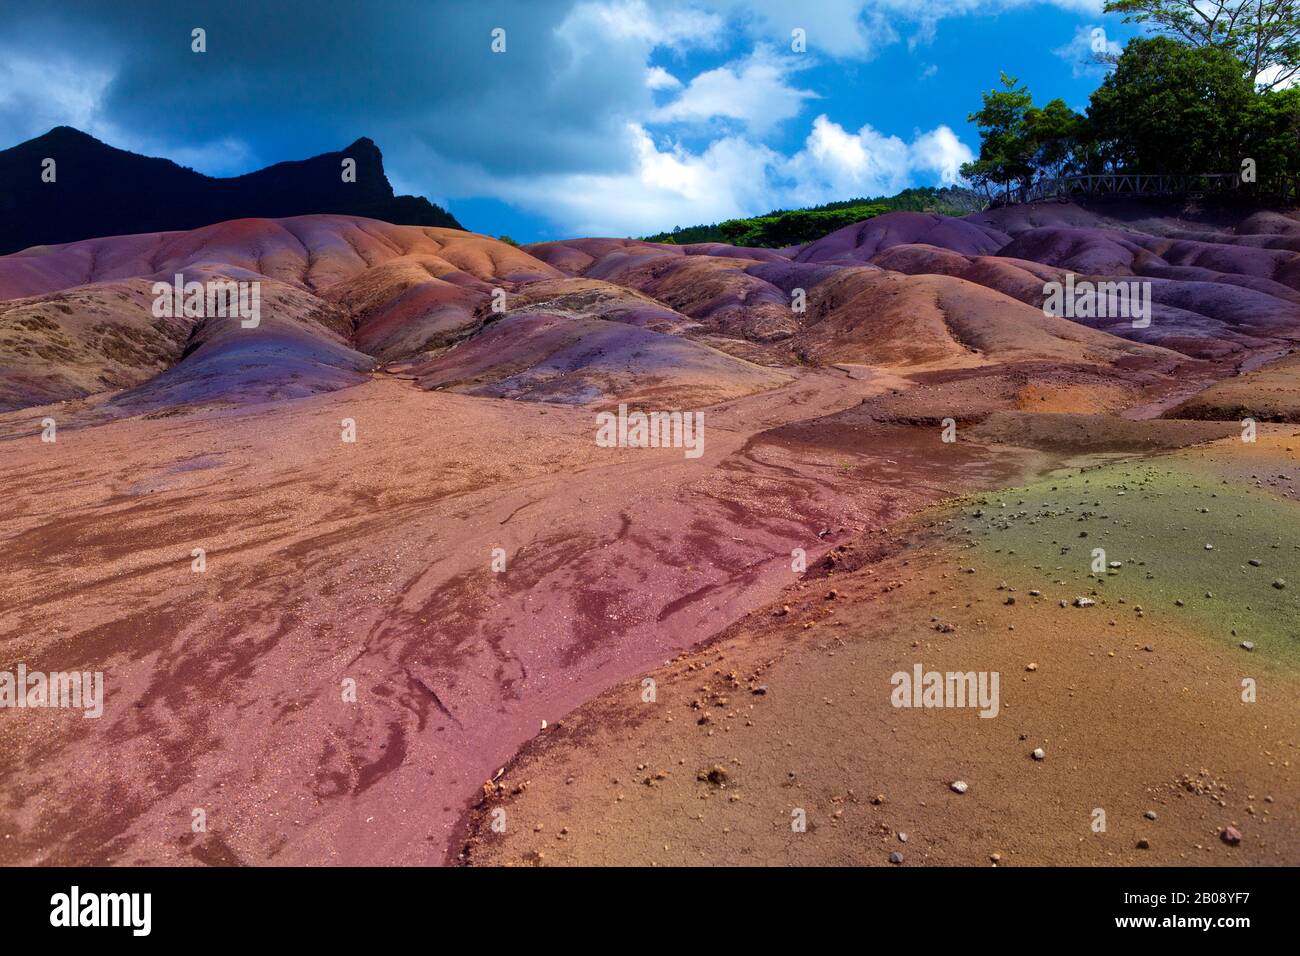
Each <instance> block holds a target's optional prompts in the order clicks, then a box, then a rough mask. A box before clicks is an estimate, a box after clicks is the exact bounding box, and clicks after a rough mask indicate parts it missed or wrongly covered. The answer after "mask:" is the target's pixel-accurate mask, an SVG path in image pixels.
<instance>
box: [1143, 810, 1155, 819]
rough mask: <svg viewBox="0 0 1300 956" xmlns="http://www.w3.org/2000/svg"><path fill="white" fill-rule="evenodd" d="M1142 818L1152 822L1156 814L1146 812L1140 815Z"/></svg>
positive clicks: (1152, 811) (1150, 811) (1151, 811)
mask: <svg viewBox="0 0 1300 956" xmlns="http://www.w3.org/2000/svg"><path fill="white" fill-rule="evenodd" d="M1142 816H1144V817H1146V818H1147V819H1148V820H1154V819H1155V818H1156V812H1155V811H1154V810H1148V811H1147V812H1146V813H1144V814H1142Z"/></svg>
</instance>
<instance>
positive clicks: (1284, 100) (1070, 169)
mask: <svg viewBox="0 0 1300 956" xmlns="http://www.w3.org/2000/svg"><path fill="white" fill-rule="evenodd" d="M1111 6H1112V7H1113V8H1116V9H1123V10H1129V9H1130V8H1131V9H1134V10H1135V9H1136V8H1137V7H1139V6H1146V7H1159V6H1177V5H1176V4H1172V5H1171V4H1160V3H1146V4H1136V3H1123V4H1111ZM1223 29H1224V30H1226V29H1227V28H1226V27H1225V28H1223ZM1170 32H1173V31H1172V30H1171V31H1170ZM1214 35H1217V34H1214ZM1231 35H1232V36H1237V34H1231ZM1245 42H1246V41H1245V40H1242V39H1241V38H1240V37H1239V36H1238V37H1237V39H1236V40H1235V41H1233V42H1231V43H1230V42H1227V41H1226V40H1225V41H1224V42H1218V43H1212V42H1203V43H1193V42H1189V41H1187V40H1183V39H1175V38H1174V37H1173V36H1155V37H1144V38H1138V39H1134V40H1130V41H1129V43H1128V45H1127V46H1126V47H1125V48H1124V52H1123V53H1122V54H1121V55H1120V56H1118V57H1112V58H1110V61H1111V62H1112V65H1113V67H1114V68H1113V69H1112V70H1111V71H1110V72H1109V73H1108V74H1107V76H1106V79H1105V80H1104V81H1103V82H1102V84H1101V85H1100V86H1099V87H1098V88H1097V90H1096V91H1094V92H1093V94H1092V98H1091V101H1090V102H1089V105H1088V110H1087V114H1086V115H1083V114H1079V113H1076V112H1074V111H1073V110H1071V109H1070V108H1069V107H1068V106H1066V104H1065V103H1064V102H1062V101H1061V100H1053V101H1052V102H1050V103H1048V104H1047V105H1046V106H1043V107H1041V108H1040V107H1037V106H1035V105H1034V103H1033V97H1032V95H1031V94H1030V92H1029V89H1028V88H1027V87H1025V86H1022V85H1019V83H1018V81H1017V80H1016V79H1015V78H1014V77H1009V76H1006V75H1005V74H1003V76H1002V83H1001V86H1000V87H999V88H997V89H994V90H990V91H989V92H987V93H985V94H984V97H983V104H982V106H981V108H980V109H979V110H977V111H976V112H974V113H972V114H971V115H970V117H969V119H970V121H971V122H973V123H975V124H977V125H978V126H979V130H980V153H979V157H978V158H977V159H976V160H974V161H973V162H970V163H967V164H965V165H964V166H963V167H962V175H963V176H965V177H966V178H967V179H968V180H969V181H970V182H971V183H972V184H973V185H974V186H975V187H977V188H979V189H982V190H983V191H984V193H985V195H986V196H988V197H989V198H993V197H994V196H996V195H998V194H1001V193H1003V192H1004V191H1007V192H1009V193H1010V195H1011V198H1012V199H1015V198H1018V197H1019V196H1021V195H1023V193H1024V191H1025V190H1026V189H1027V188H1028V187H1029V186H1030V185H1031V184H1033V183H1034V182H1036V181H1038V180H1041V179H1050V178H1052V177H1055V176H1061V175H1072V174H1083V173H1107V172H1126V173H1147V174H1172V175H1187V174H1201V173H1221V174H1238V173H1240V172H1241V171H1242V170H1243V168H1244V167H1245V166H1251V167H1252V170H1253V172H1252V178H1251V179H1247V180H1243V182H1249V183H1251V186H1250V189H1252V190H1254V191H1255V192H1256V193H1258V194H1259V195H1261V196H1270V195H1272V196H1277V195H1284V194H1287V193H1288V188H1290V189H1292V190H1293V189H1294V183H1295V179H1296V177H1297V176H1300V138H1298V136H1297V133H1298V131H1300V92H1297V91H1296V90H1295V89H1276V88H1268V87H1267V85H1266V84H1263V83H1257V79H1258V63H1259V62H1260V59H1259V57H1255V58H1254V59H1252V61H1251V62H1246V61H1243V60H1242V59H1241V57H1240V56H1239V54H1238V52H1237V50H1238V47H1239V46H1240V45H1241V44H1242V43H1245ZM1260 42H1263V41H1262V40H1261V41H1260ZM1275 52H1276V51H1275ZM1277 55H1279V56H1280V55H1281V54H1277ZM1273 65H1274V67H1276V68H1278V69H1286V68H1287V67H1286V66H1285V64H1284V63H1282V64H1279V63H1278V62H1274V63H1273ZM1247 160H1253V163H1247ZM1287 184H1290V187H1288V185H1287Z"/></svg>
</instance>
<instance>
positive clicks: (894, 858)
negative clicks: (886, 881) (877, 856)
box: [889, 850, 903, 863]
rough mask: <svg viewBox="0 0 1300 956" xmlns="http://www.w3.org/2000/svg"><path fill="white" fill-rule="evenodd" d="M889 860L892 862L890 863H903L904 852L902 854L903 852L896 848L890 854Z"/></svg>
mask: <svg viewBox="0 0 1300 956" xmlns="http://www.w3.org/2000/svg"><path fill="white" fill-rule="evenodd" d="M889 862H890V863H902V862H903V854H901V853H899V852H898V851H897V850H895V851H894V852H893V853H891V854H889Z"/></svg>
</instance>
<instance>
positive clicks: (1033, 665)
mask: <svg viewBox="0 0 1300 956" xmlns="http://www.w3.org/2000/svg"><path fill="white" fill-rule="evenodd" d="M1025 670H1027V671H1036V670H1038V663H1037V661H1030V662H1029V663H1028V664H1026V665H1025Z"/></svg>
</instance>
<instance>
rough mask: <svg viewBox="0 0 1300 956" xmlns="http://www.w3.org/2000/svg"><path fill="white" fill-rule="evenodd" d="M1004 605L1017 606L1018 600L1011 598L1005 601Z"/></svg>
mask: <svg viewBox="0 0 1300 956" xmlns="http://www.w3.org/2000/svg"><path fill="white" fill-rule="evenodd" d="M1002 603H1003V604H1015V603H1016V599H1015V598H1013V597H1009V598H1007V599H1006V600H1005V601H1003V602H1002Z"/></svg>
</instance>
